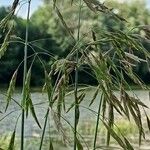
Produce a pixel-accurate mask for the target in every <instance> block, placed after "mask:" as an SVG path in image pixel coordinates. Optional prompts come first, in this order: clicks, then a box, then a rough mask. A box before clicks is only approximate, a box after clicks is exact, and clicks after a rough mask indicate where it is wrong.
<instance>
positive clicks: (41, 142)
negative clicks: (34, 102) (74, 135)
mask: <svg viewBox="0 0 150 150" xmlns="http://www.w3.org/2000/svg"><path fill="white" fill-rule="evenodd" d="M60 75H61V71H60V72H59V74H58V77H57V80H56V82H55V85H54V87H53V91H52V95H51V100H52V98H53V94H54V93H55V89H56V86H57V83H58V80H59V78H60ZM51 100H50V101H51ZM49 106H50V104H49ZM48 115H49V107H48V109H47V112H46V115H45V122H44V127H43V131H42V137H41V141H40V147H39V150H41V149H42V146H43V140H44V135H45V130H46V126H47V121H48Z"/></svg>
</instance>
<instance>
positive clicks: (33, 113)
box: [29, 98, 41, 129]
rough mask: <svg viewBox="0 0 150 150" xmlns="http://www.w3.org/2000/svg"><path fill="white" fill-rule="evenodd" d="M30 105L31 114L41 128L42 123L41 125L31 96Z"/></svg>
mask: <svg viewBox="0 0 150 150" xmlns="http://www.w3.org/2000/svg"><path fill="white" fill-rule="evenodd" d="M29 106H30V111H31V114H32V116H33V118H34V120H35V121H36V123H37V125H38V126H39V128H40V129H41V125H40V123H39V121H38V118H37V116H36V113H35V109H34V106H33V103H32V100H31V98H29Z"/></svg>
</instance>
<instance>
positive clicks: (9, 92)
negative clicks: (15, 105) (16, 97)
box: [5, 70, 18, 111]
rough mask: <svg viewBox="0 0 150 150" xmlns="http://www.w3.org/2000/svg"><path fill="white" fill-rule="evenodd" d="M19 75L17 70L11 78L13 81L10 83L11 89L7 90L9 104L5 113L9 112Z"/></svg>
mask: <svg viewBox="0 0 150 150" xmlns="http://www.w3.org/2000/svg"><path fill="white" fill-rule="evenodd" d="M17 73H18V70H16V71H15V72H14V74H13V76H12V78H11V81H10V83H9V88H8V90H7V99H6V100H7V104H6V108H5V111H6V110H7V108H8V106H9V103H10V101H11V98H12V95H13V94H14V91H15V84H16V79H17Z"/></svg>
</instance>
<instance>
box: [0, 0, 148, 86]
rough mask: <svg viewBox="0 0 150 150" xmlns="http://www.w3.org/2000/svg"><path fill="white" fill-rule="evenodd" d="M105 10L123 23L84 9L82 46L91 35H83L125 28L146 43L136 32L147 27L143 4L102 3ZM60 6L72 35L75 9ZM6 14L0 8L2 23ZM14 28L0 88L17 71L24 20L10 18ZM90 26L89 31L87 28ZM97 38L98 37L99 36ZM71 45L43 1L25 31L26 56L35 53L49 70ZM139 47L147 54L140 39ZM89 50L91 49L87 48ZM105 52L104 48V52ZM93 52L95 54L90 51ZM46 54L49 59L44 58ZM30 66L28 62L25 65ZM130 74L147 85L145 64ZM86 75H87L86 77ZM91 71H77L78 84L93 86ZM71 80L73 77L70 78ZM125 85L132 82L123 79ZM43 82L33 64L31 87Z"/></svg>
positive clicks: (2, 63) (1, 65) (1, 68)
mask: <svg viewBox="0 0 150 150" xmlns="http://www.w3.org/2000/svg"><path fill="white" fill-rule="evenodd" d="M105 2H106V3H107V6H109V7H110V8H114V9H113V11H114V13H116V14H117V15H120V16H123V17H124V18H125V19H126V20H127V23H126V24H124V23H122V22H118V20H117V19H116V21H115V19H114V18H112V16H109V15H104V14H101V13H99V14H94V13H92V12H90V11H87V9H88V8H87V7H85V8H83V9H82V16H81V17H82V22H81V34H82V36H84V37H85V38H84V40H82V42H83V43H86V42H87V41H88V39H89V38H91V36H92V34H91V32H90V33H87V31H92V28H94V29H97V30H104V29H105V30H108V31H112V32H113V30H114V29H117V30H121V31H125V29H126V26H127V27H128V28H129V29H131V30H133V27H135V28H134V32H135V34H136V33H140V34H141V36H143V37H146V38H147V39H150V37H149V34H148V33H147V32H145V31H144V30H140V28H136V27H138V26H142V25H150V17H149V16H150V9H149V8H148V7H147V6H146V2H145V1H144V0H142V1H141V0H133V1H130V2H125V1H122V2H118V1H116V0H111V1H109V0H107V1H105ZM62 3H63V5H61V4H60V6H58V7H59V9H60V11H61V10H63V11H62V14H63V17H64V19H65V21H66V23H67V24H68V26H69V29H70V31H71V33H72V34H73V35H76V34H77V29H78V25H77V24H78V23H77V18H76V17H77V16H76V15H75V13H74V12H76V11H77V7H76V5H74V6H72V7H69V5H70V3H69V1H68V0H64V1H63V2H62ZM8 12H9V8H8V7H7V8H6V7H1V8H0V20H2V19H3V18H4V17H5V16H6V15H7V14H8ZM13 24H14V28H13V34H12V38H11V39H10V43H11V44H10V45H9V47H8V50H7V52H6V53H5V55H4V56H3V57H2V59H1V60H0V81H1V84H3V85H4V84H8V83H9V81H10V78H11V76H12V74H13V72H14V71H15V69H16V68H17V67H18V65H19V64H20V62H21V61H22V60H23V50H24V48H23V47H24V44H22V43H23V42H21V41H24V37H25V24H26V20H25V19H23V18H20V17H17V16H15V18H14V23H13ZM91 26H92V28H91ZM99 36H101V35H99ZM3 40H4V37H3V33H2V31H0V43H2V42H3ZM73 45H74V41H73V40H72V38H71V37H70V36H69V34H68V33H67V32H66V29H65V28H64V26H63V25H62V24H61V21H60V19H59V18H58V16H57V15H56V13H54V12H53V8H52V6H50V4H49V1H46V0H44V2H43V4H42V5H41V6H40V7H39V8H38V9H37V10H36V11H35V12H34V13H33V14H32V16H31V22H30V27H29V46H28V51H29V52H28V56H30V55H32V54H33V53H34V52H38V53H39V56H40V58H41V60H42V61H43V63H44V64H45V65H46V66H47V68H50V65H51V64H52V62H53V60H55V59H63V58H65V57H66V56H67V54H68V53H69V52H70V50H71V49H72V47H73ZM143 46H144V47H145V48H146V49H147V50H148V51H150V42H145V40H144V38H143ZM91 49H92V47H91ZM106 49H108V48H106ZM92 50H93V51H95V53H96V50H95V49H94V48H93V49H92ZM46 53H48V54H49V55H46ZM28 63H30V58H29V62H28ZM22 70H23V66H21V67H20V69H19V72H20V73H19V75H18V80H17V84H18V85H21V84H22V76H23V75H22V72H23V71H22ZM134 71H135V72H136V73H137V74H138V75H139V77H140V78H141V79H142V80H143V81H144V82H145V83H146V84H149V83H150V78H149V76H150V70H149V65H148V64H147V63H145V62H141V63H138V64H137V65H136V67H134ZM87 72H88V74H87ZM91 74H92V71H91V70H90V68H88V67H87V66H82V67H81V68H80V70H79V82H80V83H82V84H96V80H95V79H94V77H93V76H92V75H91ZM72 76H73V74H72ZM126 79H127V80H128V82H131V83H132V81H131V80H130V79H129V78H128V77H126ZM43 82H44V74H43V68H42V66H41V64H40V62H39V60H36V61H35V63H34V67H33V70H32V80H31V84H32V85H33V86H40V85H41V84H42V83H43Z"/></svg>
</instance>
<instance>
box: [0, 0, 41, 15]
mask: <svg viewBox="0 0 150 150" xmlns="http://www.w3.org/2000/svg"><path fill="white" fill-rule="evenodd" d="M13 1H14V0H0V7H1V6H10V5H12V3H13ZM20 2H21V4H20V9H19V11H18V16H21V17H23V18H25V17H26V13H27V12H26V10H27V9H26V8H27V2H28V0H20ZM41 4H42V1H41V0H31V14H32V13H33V12H34V11H35V10H36V9H37V8H38V6H40V5H41ZM18 8H19V7H18Z"/></svg>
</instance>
